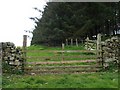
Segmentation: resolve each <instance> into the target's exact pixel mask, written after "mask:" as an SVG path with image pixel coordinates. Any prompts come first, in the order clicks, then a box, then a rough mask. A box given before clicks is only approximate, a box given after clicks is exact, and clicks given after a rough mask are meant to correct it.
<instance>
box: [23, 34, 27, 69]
mask: <svg viewBox="0 0 120 90" xmlns="http://www.w3.org/2000/svg"><path fill="white" fill-rule="evenodd" d="M26 47H27V35H23V53H24V55H23V58H24V62H23V71H24V66H25V65H26V59H27V56H26V53H27V49H26Z"/></svg>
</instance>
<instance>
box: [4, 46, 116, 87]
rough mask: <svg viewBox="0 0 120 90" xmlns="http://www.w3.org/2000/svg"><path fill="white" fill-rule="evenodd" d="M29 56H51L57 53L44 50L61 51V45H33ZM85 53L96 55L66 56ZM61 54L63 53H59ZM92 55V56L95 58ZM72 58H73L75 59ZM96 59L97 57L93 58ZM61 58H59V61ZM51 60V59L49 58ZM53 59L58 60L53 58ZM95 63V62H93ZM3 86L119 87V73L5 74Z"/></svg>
mask: <svg viewBox="0 0 120 90" xmlns="http://www.w3.org/2000/svg"><path fill="white" fill-rule="evenodd" d="M27 49H28V52H27V56H33V57H43V56H45V57H50V56H55V53H51V52H44V51H45V50H50V51H51V50H53V51H54V50H57V51H60V50H61V47H45V46H31V47H28V48H27ZM31 50H39V51H41V52H40V53H38V52H31ZM65 50H84V46H83V45H80V46H79V47H76V46H73V47H71V46H68V47H65ZM43 52H44V53H43ZM76 55H82V56H83V55H84V56H85V57H82V59H88V58H87V56H93V57H94V56H96V55H95V54H94V53H85V52H83V53H78V52H77V53H74V54H73V53H68V54H66V55H65V56H76ZM57 56H61V53H57ZM93 57H92V58H93ZM74 59H76V58H74ZM74 59H71V60H74ZM82 59H80V60H82ZM93 59H95V58H93ZM44 60H45V59H43V60H42V59H38V60H36V59H28V60H27V62H36V61H44ZM59 60H61V59H58V61H59ZM48 61H49V60H48ZM51 61H57V60H52V59H51ZM84 64H85V63H71V64H48V65H47V64H46V65H40V66H43V67H44V66H47V67H48V66H53V67H54V66H79V65H84ZM91 64H94V63H91ZM2 87H3V88H117V87H118V73H117V72H113V71H106V72H96V73H76V74H43V75H26V74H25V75H15V74H13V75H10V74H3V77H2Z"/></svg>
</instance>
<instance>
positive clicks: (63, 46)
mask: <svg viewBox="0 0 120 90" xmlns="http://www.w3.org/2000/svg"><path fill="white" fill-rule="evenodd" d="M64 48H65V44H64V43H62V61H64Z"/></svg>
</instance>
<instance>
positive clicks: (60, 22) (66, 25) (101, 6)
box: [30, 2, 120, 46]
mask: <svg viewBox="0 0 120 90" xmlns="http://www.w3.org/2000/svg"><path fill="white" fill-rule="evenodd" d="M34 9H35V10H38V11H39V12H40V14H42V17H41V18H37V17H33V18H30V19H32V20H34V22H35V23H36V25H35V29H34V31H33V38H32V41H31V44H32V45H33V44H38V45H39V44H42V45H49V46H52V45H54V46H56V45H61V43H62V42H64V41H65V39H66V38H81V39H85V38H86V36H89V37H90V38H92V37H93V36H96V35H97V34H98V33H102V34H105V35H111V33H112V34H113V35H115V34H117V31H118V30H119V26H120V25H119V24H120V3H119V2H79V3H78V2H48V3H47V5H46V6H45V8H44V11H41V10H39V9H37V8H34Z"/></svg>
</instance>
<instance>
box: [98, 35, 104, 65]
mask: <svg viewBox="0 0 120 90" xmlns="http://www.w3.org/2000/svg"><path fill="white" fill-rule="evenodd" d="M101 50H102V49H101V34H98V35H97V57H98V62H101V61H102V60H101V59H102V58H101ZM99 64H100V63H99ZM102 64H103V61H102Z"/></svg>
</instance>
